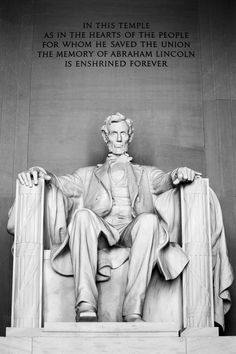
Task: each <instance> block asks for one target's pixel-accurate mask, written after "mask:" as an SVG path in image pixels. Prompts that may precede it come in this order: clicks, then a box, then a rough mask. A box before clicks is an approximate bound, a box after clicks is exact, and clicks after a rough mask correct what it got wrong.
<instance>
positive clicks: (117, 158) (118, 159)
mask: <svg viewBox="0 0 236 354" xmlns="http://www.w3.org/2000/svg"><path fill="white" fill-rule="evenodd" d="M132 160H133V158H132V157H131V156H129V154H127V153H125V154H122V155H114V154H112V153H109V154H108V156H107V161H108V163H109V164H113V163H129V162H130V161H132Z"/></svg>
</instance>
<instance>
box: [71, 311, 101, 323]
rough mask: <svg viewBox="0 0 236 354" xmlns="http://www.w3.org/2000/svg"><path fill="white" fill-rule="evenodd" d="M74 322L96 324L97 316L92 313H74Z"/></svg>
mask: <svg viewBox="0 0 236 354" xmlns="http://www.w3.org/2000/svg"><path fill="white" fill-rule="evenodd" d="M75 321H76V322H97V321H98V318H97V314H96V312H94V311H85V312H80V311H77V312H76V317H75Z"/></svg>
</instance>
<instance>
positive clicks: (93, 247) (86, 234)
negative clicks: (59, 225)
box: [68, 209, 104, 313]
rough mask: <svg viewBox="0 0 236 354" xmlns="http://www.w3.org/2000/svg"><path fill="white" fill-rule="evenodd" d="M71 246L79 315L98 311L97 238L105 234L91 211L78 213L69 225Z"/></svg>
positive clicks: (99, 220) (84, 210) (100, 222)
mask: <svg viewBox="0 0 236 354" xmlns="http://www.w3.org/2000/svg"><path fill="white" fill-rule="evenodd" d="M68 230H69V235H70V238H69V247H70V251H71V259H72V265H73V271H74V279H75V296H76V304H75V308H76V312H77V313H78V312H81V308H83V309H82V312H89V311H94V312H96V309H97V298H98V291H97V286H96V281H95V276H96V272H97V251H98V237H99V235H100V233H101V231H104V224H103V222H102V220H101V219H100V218H99V217H98V216H97V215H96V214H95V213H93V212H92V211H90V210H88V209H81V210H77V211H76V212H75V214H74V216H73V218H72V220H71V222H70V225H69V228H68Z"/></svg>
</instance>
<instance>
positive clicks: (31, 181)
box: [17, 167, 51, 187]
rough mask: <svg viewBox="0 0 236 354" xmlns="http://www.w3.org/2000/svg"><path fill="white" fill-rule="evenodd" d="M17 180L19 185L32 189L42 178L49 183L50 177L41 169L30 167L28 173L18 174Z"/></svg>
mask: <svg viewBox="0 0 236 354" xmlns="http://www.w3.org/2000/svg"><path fill="white" fill-rule="evenodd" d="M17 178H18V180H19V181H20V183H21V184H23V185H25V186H28V187H33V185H37V184H38V179H39V178H43V179H45V180H46V181H49V180H50V179H51V176H50V175H49V174H48V172H47V171H46V170H45V169H44V168H42V167H31V168H29V170H28V171H23V172H20V173H19V174H18V176H17Z"/></svg>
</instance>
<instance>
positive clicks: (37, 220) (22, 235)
mask: <svg viewBox="0 0 236 354" xmlns="http://www.w3.org/2000/svg"><path fill="white" fill-rule="evenodd" d="M15 208H16V215H15V217H16V219H15V238H14V264H13V291H12V326H15V327H40V326H41V312H42V262H43V208H44V181H42V180H40V181H39V185H38V186H34V187H32V188H28V187H26V186H22V185H21V184H20V183H19V182H17V186H16V206H15Z"/></svg>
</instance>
